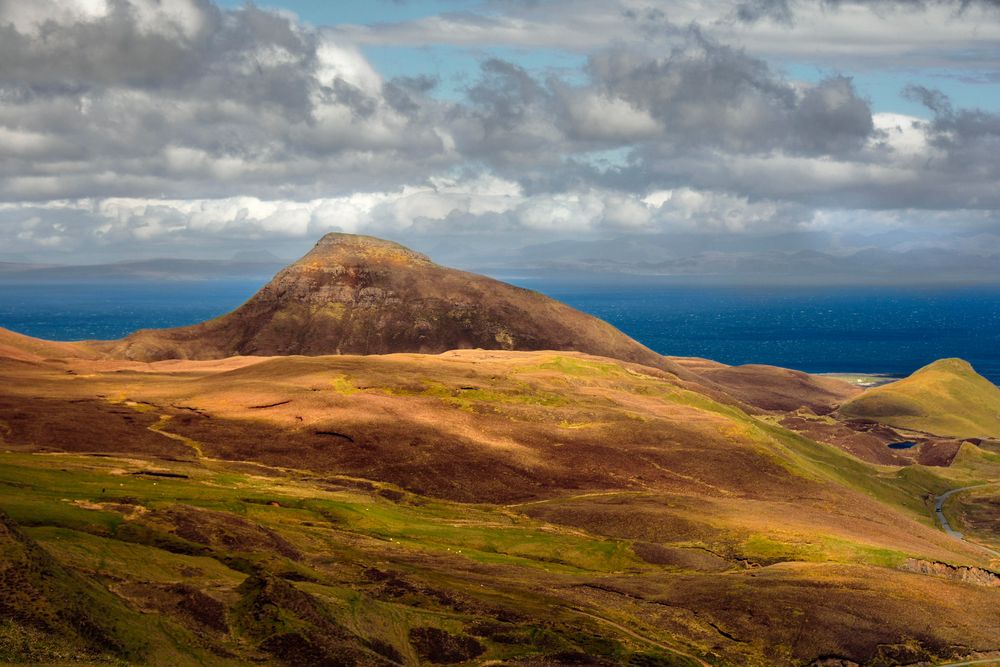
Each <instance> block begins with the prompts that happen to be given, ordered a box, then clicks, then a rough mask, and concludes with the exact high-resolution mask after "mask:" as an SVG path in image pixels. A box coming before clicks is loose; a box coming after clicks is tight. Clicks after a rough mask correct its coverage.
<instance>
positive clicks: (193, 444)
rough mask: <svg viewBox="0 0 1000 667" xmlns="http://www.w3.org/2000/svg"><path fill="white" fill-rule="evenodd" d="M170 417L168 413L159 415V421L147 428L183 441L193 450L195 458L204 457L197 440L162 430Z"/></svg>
mask: <svg viewBox="0 0 1000 667" xmlns="http://www.w3.org/2000/svg"><path fill="white" fill-rule="evenodd" d="M170 419H171V416H170V415H160V421H158V422H156V423H155V424H153V425H152V426H148V427H147V430H150V431H152V432H153V433H156V434H157V435H162V436H163V437H165V438H170V439H171V440H176V441H178V442H180V443H183V444H184V445H186V446H187V447H189V448H191V449H192V450H194V455H195V456H196V457H197V458H199V459H200V458H204V457H205V455H204V453H202V451H201V445H200V444H198V442H197V441H195V440H192V439H191V438H186V437H184V436H183V435H178V434H177V433H171V432H170V431H164V430H163V428H164V427H165V426H166V425H167V423H168V422H169V421H170Z"/></svg>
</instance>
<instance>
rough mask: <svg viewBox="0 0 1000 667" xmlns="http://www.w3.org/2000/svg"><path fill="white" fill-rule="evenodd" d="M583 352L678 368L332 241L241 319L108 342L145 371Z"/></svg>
mask: <svg viewBox="0 0 1000 667" xmlns="http://www.w3.org/2000/svg"><path fill="white" fill-rule="evenodd" d="M463 348H481V349H502V350H575V351H579V352H586V353H589V354H594V355H599V356H605V357H612V358H616V359H622V360H625V361H633V362H638V363H643V364H647V365H655V366H659V367H661V368H668V369H676V366H675V365H674V364H672V362H669V361H667V360H665V359H664V358H663V357H662V356H660V355H658V354H656V353H655V352H653V351H652V350H650V349H648V348H646V347H645V346H643V345H641V344H639V343H638V342H636V341H634V340H632V339H631V338H629V337H628V336H626V335H625V334H623V333H622V332H620V331H618V330H617V329H616V328H614V327H613V326H611V325H610V324H608V323H606V322H603V321H601V320H599V319H597V318H595V317H592V316H590V315H587V314H585V313H581V312H580V311H578V310H575V309H573V308H570V307H569V306H566V305H564V304H562V303H559V302H558V301H555V300H553V299H550V298H548V297H546V296H544V295H542V294H539V293H537V292H533V291H531V290H527V289H522V288H519V287H515V286H513V285H509V284H506V283H503V282H500V281H497V280H493V279H491V278H487V277H485V276H480V275H476V274H472V273H467V272H464V271H458V270H455V269H449V268H446V267H443V266H439V265H437V264H435V263H434V262H432V261H431V260H430V259H429V258H428V257H427V256H425V255H422V254H420V253H417V252H414V251H412V250H409V249H408V248H405V247H403V246H401V245H399V244H397V243H392V242H390V241H385V240H382V239H377V238H373V237H368V236H355V235H351V234H327V235H326V236H324V237H323V238H322V239H320V241H319V242H318V243H317V244H316V246H315V247H314V248H313V249H312V251H310V252H309V253H308V254H307V255H305V256H304V257H303V258H302V259H300V260H299V261H297V262H295V263H294V264H292V265H291V266H288V267H287V268H285V269H284V270H282V271H281V272H280V273H278V275H277V276H275V277H274V279H273V280H272V281H271V282H270V283H268V284H267V285H266V286H265V287H264V288H262V289H261V290H260V291H259V292H258V293H257V294H255V295H254V296H253V297H252V298H251V299H250V300H249V301H247V303H245V304H244V305H242V306H240V307H239V308H238V309H236V310H235V311H233V312H232V313H229V314H227V315H224V316H222V317H219V318H217V319H214V320H211V321H209V322H205V323H202V324H198V325H194V326H188V327H180V328H174V329H163V330H144V331H140V332H137V333H135V334H133V335H131V336H129V337H128V338H125V339H123V340H122V341H117V342H115V343H111V344H108V345H107V346H106V348H105V351H107V352H108V353H110V354H111V355H112V356H116V357H124V358H128V359H134V360H141V361H155V360H163V359H212V358H221V357H227V356H233V355H257V356H273V355H295V354H302V355H323V354H388V353H394V352H419V353H440V352H444V351H446V350H453V349H463Z"/></svg>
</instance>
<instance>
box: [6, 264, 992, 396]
mask: <svg viewBox="0 0 1000 667" xmlns="http://www.w3.org/2000/svg"><path fill="white" fill-rule="evenodd" d="M512 282H516V283H518V284H520V285H522V286H524V287H529V288H532V289H536V290H539V291H541V292H544V293H546V294H548V295H550V296H552V297H554V298H556V299H559V300H561V301H564V302H566V303H568V304H570V305H572V306H575V307H576V308H579V309H581V310H584V311H586V312H589V313H592V314H593V315H596V316H597V317H600V318H602V319H605V320H607V321H609V322H611V323H612V324H614V325H615V326H617V327H618V328H619V329H621V330H622V331H624V332H625V333H627V334H629V335H630V336H632V337H634V338H636V339H637V340H639V341H641V342H642V343H644V344H646V345H647V346H649V347H651V348H653V349H654V350H656V351H657V352H661V353H663V354H670V355H679V356H699V357H707V358H709V359H715V360H717V361H721V362H724V363H727V364H745V363H765V364H774V365H777V366H785V367H788V368H797V369H801V370H805V371H809V372H814V373H825V372H865V373H886V374H890V375H899V376H902V375H906V374H908V373H911V372H912V371H914V370H916V369H917V368H919V367H920V366H923V365H924V364H927V363H929V362H931V361H933V360H935V359H938V358H941V357H962V358H963V359H966V360H968V361H969V362H970V363H972V365H973V366H975V367H976V369H977V370H978V371H979V372H980V373H982V374H983V375H985V376H986V377H988V378H990V379H991V380H992V381H993V382H994V383H998V384H1000V287H976V288H972V287H963V288H947V289H946V288H937V289H918V288H902V287H864V288H859V287H838V288H832V287H829V288H817V287H808V288H805V287H802V288H797V287H754V288H740V287H704V286H676V285H652V284H649V285H646V284H634V283H632V284H624V285H606V284H605V285H593V284H581V283H557V282H553V281H545V280H529V279H522V280H514V281H512ZM261 284H262V281H260V280H255V281H250V280H245V279H244V280H213V281H206V282H169V283H150V282H132V283H122V282H117V283H90V284H86V283H75V284H0V326H2V327H5V328H8V329H12V330H14V331H18V332H21V333H24V334H28V335H30V336H37V337H40V338H48V339H53V340H78V339H109V338H119V337H121V336H124V335H126V334H128V333H130V332H132V331H135V330H136V329H143V328H151V327H170V326H179V325H185V324H193V323H195V322H200V321H203V320H206V319H209V318H212V317H215V316H216V315H221V314H223V313H225V312H228V311H229V310H232V309H233V308H235V307H236V306H238V305H240V304H241V303H243V302H244V301H245V300H246V299H248V298H249V297H250V296H251V295H252V294H253V293H254V292H255V291H256V290H257V289H258V288H259V287H260V286H261Z"/></svg>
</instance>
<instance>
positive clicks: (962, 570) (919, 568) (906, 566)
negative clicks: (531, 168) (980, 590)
mask: <svg viewBox="0 0 1000 667" xmlns="http://www.w3.org/2000/svg"><path fill="white" fill-rule="evenodd" d="M900 569H902V570H906V571H907V572H916V573H918V574H930V575H933V576H935V577H944V578H945V579H951V580H953V581H961V582H964V583H967V584H975V585H976V586H987V587H989V588H998V587H1000V575H998V574H996V573H995V572H991V571H989V570H984V569H983V568H980V567H967V566H965V565H959V566H955V565H948V564H947V563H939V562H932V561H927V560H918V559H916V558H907V559H906V562H904V563H903V564H902V565H901V566H900Z"/></svg>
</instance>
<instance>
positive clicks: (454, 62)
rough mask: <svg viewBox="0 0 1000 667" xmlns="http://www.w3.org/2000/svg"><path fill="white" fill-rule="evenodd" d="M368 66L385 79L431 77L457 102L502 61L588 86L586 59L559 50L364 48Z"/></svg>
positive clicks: (539, 76) (445, 96)
mask: <svg viewBox="0 0 1000 667" xmlns="http://www.w3.org/2000/svg"><path fill="white" fill-rule="evenodd" d="M362 51H363V52H364V54H365V57H366V58H368V60H369V62H371V63H372V65H373V66H374V67H375V69H376V70H378V72H379V73H380V74H381V75H382V76H383V77H385V78H386V79H392V78H394V77H399V76H406V77H415V76H432V77H435V78H437V79H438V82H439V83H438V86H437V88H436V89H435V91H434V95H435V96H436V97H438V98H439V99H444V100H458V99H461V98H462V97H464V96H465V91H466V90H467V89H468V88H469V87H470V86H472V85H474V84H475V82H476V80H477V79H478V78H479V72H480V65H481V64H482V63H483V62H485V61H486V60H489V59H490V58H499V59H501V60H505V61H507V62H511V63H513V64H515V65H518V66H519V67H522V68H524V69H525V70H527V71H528V72H530V73H531V75H532V76H534V77H535V78H537V79H539V80H544V79H546V78H548V77H556V78H558V79H561V80H562V81H564V82H566V83H569V84H572V85H581V84H583V83H585V82H586V79H587V75H586V70H585V65H586V57H585V56H583V55H581V54H578V53H571V52H567V51H562V50H558V49H517V48H511V47H492V48H468V47H464V46H453V45H441V44H436V45H428V46H420V47H416V46H382V45H369V46H364V47H363V48H362Z"/></svg>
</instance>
